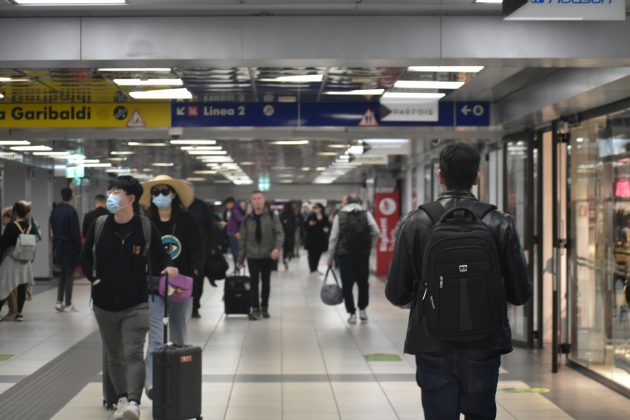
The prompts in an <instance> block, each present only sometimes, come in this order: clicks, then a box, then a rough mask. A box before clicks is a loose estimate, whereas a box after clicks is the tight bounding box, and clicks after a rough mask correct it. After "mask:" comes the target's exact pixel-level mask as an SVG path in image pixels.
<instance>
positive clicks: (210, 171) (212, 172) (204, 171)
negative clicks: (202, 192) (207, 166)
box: [193, 170, 219, 175]
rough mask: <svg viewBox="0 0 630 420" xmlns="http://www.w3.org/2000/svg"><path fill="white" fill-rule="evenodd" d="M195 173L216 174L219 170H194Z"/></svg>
mask: <svg viewBox="0 0 630 420" xmlns="http://www.w3.org/2000/svg"><path fill="white" fill-rule="evenodd" d="M193 173H194V174H196V175H216V174H218V173H219V172H218V171H212V170H201V171H193Z"/></svg>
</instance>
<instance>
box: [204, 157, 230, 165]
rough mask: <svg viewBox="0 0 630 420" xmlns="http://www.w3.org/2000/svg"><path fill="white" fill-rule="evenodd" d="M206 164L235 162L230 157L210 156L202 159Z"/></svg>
mask: <svg viewBox="0 0 630 420" xmlns="http://www.w3.org/2000/svg"><path fill="white" fill-rule="evenodd" d="M202 161H203V162H205V163H209V164H212V163H232V162H233V160H232V158H231V157H229V156H208V157H205V158H203V159H202Z"/></svg>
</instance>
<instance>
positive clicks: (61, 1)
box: [11, 0, 127, 6]
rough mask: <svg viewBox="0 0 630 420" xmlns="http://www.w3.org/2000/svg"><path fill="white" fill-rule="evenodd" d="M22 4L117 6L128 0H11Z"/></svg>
mask: <svg viewBox="0 0 630 420" xmlns="http://www.w3.org/2000/svg"><path fill="white" fill-rule="evenodd" d="M11 1H12V2H14V3H16V4H18V5H20V6H116V5H123V4H127V0H11Z"/></svg>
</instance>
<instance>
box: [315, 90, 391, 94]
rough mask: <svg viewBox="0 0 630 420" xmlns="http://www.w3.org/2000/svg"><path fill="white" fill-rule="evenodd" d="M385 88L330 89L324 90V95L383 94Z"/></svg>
mask: <svg viewBox="0 0 630 420" xmlns="http://www.w3.org/2000/svg"><path fill="white" fill-rule="evenodd" d="M384 92H385V89H357V90H349V91H345V92H343V91H336V92H335V91H330V92H324V95H359V96H378V95H382V94H383V93H384Z"/></svg>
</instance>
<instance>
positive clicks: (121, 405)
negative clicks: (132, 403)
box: [112, 397, 129, 419]
mask: <svg viewBox="0 0 630 420" xmlns="http://www.w3.org/2000/svg"><path fill="white" fill-rule="evenodd" d="M127 404H129V402H128V401H127V397H122V398H118V404H116V411H114V415H113V417H112V418H113V419H123V418H124V417H123V416H124V414H125V411H126V410H127Z"/></svg>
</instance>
